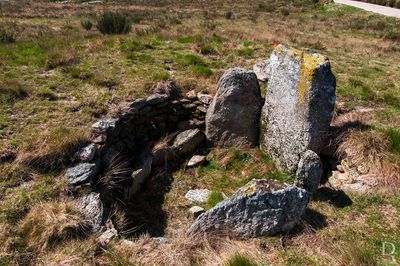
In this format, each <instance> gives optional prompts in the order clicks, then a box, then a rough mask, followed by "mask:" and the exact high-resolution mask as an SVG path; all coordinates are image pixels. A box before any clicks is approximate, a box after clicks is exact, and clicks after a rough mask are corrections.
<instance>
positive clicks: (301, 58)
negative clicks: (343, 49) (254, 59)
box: [275, 45, 328, 103]
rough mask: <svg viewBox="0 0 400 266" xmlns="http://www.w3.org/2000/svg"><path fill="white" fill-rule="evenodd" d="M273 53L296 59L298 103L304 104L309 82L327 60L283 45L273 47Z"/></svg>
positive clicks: (318, 55)
mask: <svg viewBox="0 0 400 266" xmlns="http://www.w3.org/2000/svg"><path fill="white" fill-rule="evenodd" d="M275 52H276V53H278V54H282V53H285V54H287V55H289V56H290V57H292V58H294V59H296V60H297V61H298V62H299V64H300V66H301V72H300V81H299V87H298V90H299V94H298V95H299V101H300V102H301V103H303V102H304V99H305V97H306V95H307V93H308V91H309V90H310V88H311V82H312V80H313V77H314V75H315V73H316V71H317V69H318V67H319V66H321V65H322V64H325V63H326V62H328V58H326V57H325V56H323V55H320V54H312V53H309V52H307V51H302V50H299V49H295V48H287V47H285V46H283V45H278V46H277V47H275Z"/></svg>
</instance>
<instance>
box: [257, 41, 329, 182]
mask: <svg viewBox="0 0 400 266" xmlns="http://www.w3.org/2000/svg"><path fill="white" fill-rule="evenodd" d="M269 60H270V65H269V67H270V68H271V76H270V79H269V80H268V90H267V95H266V97H265V99H266V101H265V104H264V107H263V109H262V114H261V126H260V147H261V149H262V150H263V151H265V152H266V153H267V154H268V155H269V156H270V157H271V158H272V159H273V160H274V161H275V163H276V164H277V166H278V168H279V169H280V170H281V171H285V172H289V173H291V174H294V173H296V170H297V167H298V164H299V161H300V158H301V156H302V155H303V153H305V152H306V151H307V150H312V151H314V152H315V153H316V154H320V153H321V152H322V150H323V149H324V148H325V147H326V145H327V141H328V138H329V130H330V122H331V119H332V116H333V111H334V106H335V100H336V97H335V91H336V80H335V76H334V75H333V74H332V72H331V66H330V63H329V60H328V58H326V57H325V56H323V55H320V54H315V53H309V52H306V51H301V50H297V49H294V48H287V47H285V46H283V45H279V46H277V47H275V50H274V51H273V52H272V54H271V57H270V59H269Z"/></svg>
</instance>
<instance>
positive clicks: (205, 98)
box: [197, 93, 214, 105]
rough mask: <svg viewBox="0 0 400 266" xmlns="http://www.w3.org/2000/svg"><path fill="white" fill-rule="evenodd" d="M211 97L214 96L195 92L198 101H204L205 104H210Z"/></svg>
mask: <svg viewBox="0 0 400 266" xmlns="http://www.w3.org/2000/svg"><path fill="white" fill-rule="evenodd" d="M213 98H214V97H212V96H211V95H209V94H204V93H198V94H197V99H199V101H200V102H201V103H204V104H206V105H209V104H211V102H212V100H213Z"/></svg>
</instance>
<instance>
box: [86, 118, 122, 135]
mask: <svg viewBox="0 0 400 266" xmlns="http://www.w3.org/2000/svg"><path fill="white" fill-rule="evenodd" d="M117 121H118V119H116V118H107V119H102V120H99V121H97V122H96V123H94V124H93V125H92V128H94V129H95V130H97V131H99V132H101V133H107V132H109V131H111V130H113V129H114V128H115V125H116V123H117Z"/></svg>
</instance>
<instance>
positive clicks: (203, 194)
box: [185, 189, 211, 203]
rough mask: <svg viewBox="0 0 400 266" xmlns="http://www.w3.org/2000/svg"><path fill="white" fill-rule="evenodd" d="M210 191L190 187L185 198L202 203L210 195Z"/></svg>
mask: <svg viewBox="0 0 400 266" xmlns="http://www.w3.org/2000/svg"><path fill="white" fill-rule="evenodd" d="M210 194H211V191H210V190H208V189H192V190H189V191H188V192H187V193H186V195H185V198H186V199H188V200H190V201H192V202H199V203H204V202H206V201H207V200H208V198H209V197H210Z"/></svg>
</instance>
